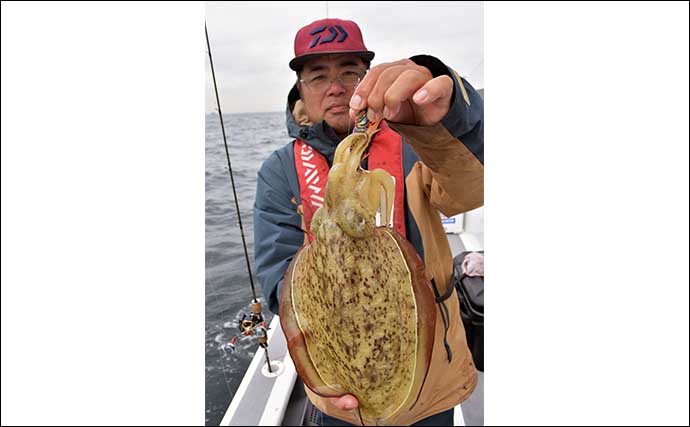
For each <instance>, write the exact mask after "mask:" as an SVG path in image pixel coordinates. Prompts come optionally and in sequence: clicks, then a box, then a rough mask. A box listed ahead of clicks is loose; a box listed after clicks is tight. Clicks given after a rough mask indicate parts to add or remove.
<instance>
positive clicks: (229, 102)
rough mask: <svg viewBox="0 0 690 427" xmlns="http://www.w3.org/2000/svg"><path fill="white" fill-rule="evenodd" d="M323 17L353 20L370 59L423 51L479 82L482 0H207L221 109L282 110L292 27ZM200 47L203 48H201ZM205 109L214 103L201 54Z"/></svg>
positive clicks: (289, 75) (291, 77)
mask: <svg viewBox="0 0 690 427" xmlns="http://www.w3.org/2000/svg"><path fill="white" fill-rule="evenodd" d="M327 5H328V16H329V17H332V18H336V17H337V18H342V19H351V20H354V21H355V22H357V23H358V24H359V26H360V28H361V29H362V33H363V36H364V42H365V43H366V45H367V47H368V48H369V49H370V50H373V51H374V52H376V57H375V58H374V61H373V64H372V65H376V64H379V63H382V62H389V61H395V60H398V59H401V58H408V57H410V56H412V55H416V54H422V53H424V54H429V55H433V56H436V57H438V58H439V59H441V60H442V61H443V62H444V63H446V64H448V65H449V66H451V67H453V68H455V69H456V70H457V71H458V72H459V73H460V74H461V75H462V76H465V77H466V78H468V80H469V82H470V83H471V84H472V85H473V86H475V87H476V88H482V87H484V76H483V71H484V67H483V55H484V34H483V33H484V31H483V25H484V24H483V5H482V2H261V3H259V2H257V3H250V2H208V3H207V5H206V23H207V26H208V32H209V38H210V40H211V49H212V53H213V62H214V66H215V71H216V79H217V80H218V86H219V93H220V98H221V106H222V108H223V111H224V112H228V113H238V112H260V111H282V110H283V109H284V108H285V101H286V97H287V92H288V90H289V89H290V87H291V86H292V84H293V83H294V81H295V74H294V72H293V71H292V70H290V69H289V68H288V65H287V64H288V62H289V61H290V59H292V57H293V53H294V51H293V43H294V37H295V33H296V32H297V30H298V29H299V28H300V27H302V26H304V25H305V24H308V23H309V22H312V21H315V20H317V19H322V18H325V17H326V7H327ZM204 48H205V46H204ZM206 70H207V76H208V78H207V82H206V109H207V111H213V110H214V109H215V108H216V105H215V97H214V95H213V83H212V81H211V72H210V67H209V64H208V59H206Z"/></svg>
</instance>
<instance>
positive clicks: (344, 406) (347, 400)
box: [326, 394, 359, 411]
mask: <svg viewBox="0 0 690 427" xmlns="http://www.w3.org/2000/svg"><path fill="white" fill-rule="evenodd" d="M326 400H328V401H329V402H331V403H332V404H333V405H335V407H336V408H338V409H340V410H343V411H348V410H350V409H355V408H356V407H357V406H359V403H358V402H357V398H356V397H354V396H353V395H351V394H346V395H344V396H340V397H328V398H326Z"/></svg>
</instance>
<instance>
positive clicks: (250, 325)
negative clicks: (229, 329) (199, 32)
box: [204, 23, 273, 373]
mask: <svg viewBox="0 0 690 427" xmlns="http://www.w3.org/2000/svg"><path fill="white" fill-rule="evenodd" d="M204 32H205V33H206V46H207V47H208V60H209V62H210V63H211V75H212V76H213V89H214V91H215V93H216V105H217V106H218V116H219V117H220V129H221V131H222V132H223V144H224V145H225V157H226V158H227V161H228V172H229V173H230V182H231V183H232V194H233V196H234V198H235V209H236V210H237V221H238V223H239V226H240V234H241V235H242V246H243V248H244V258H245V260H246V261H247V271H248V272H249V284H250V286H251V288H252V296H253V297H254V298H253V299H252V314H251V316H247V315H246V314H245V315H243V316H242V320H240V324H239V329H240V332H241V333H242V335H245V336H251V335H256V336H257V337H258V338H259V346H260V347H262V348H263V349H264V351H265V355H266V366H267V368H268V372H270V373H272V372H273V371H272V370H271V359H270V358H269V356H268V334H267V332H266V331H267V329H268V328H266V322H265V321H264V318H263V315H262V314H261V303H260V302H259V299H258V298H257V297H256V290H255V289H254V279H253V278H252V267H251V264H250V262H249V252H248V251H247V241H246V239H245V237H244V228H243V227H242V217H241V215H240V205H239V202H238V199H237V190H236V189H235V178H234V176H233V174H232V164H231V163H230V152H229V151H228V138H227V136H226V135H225V124H224V123H223V112H222V110H221V108H220V97H219V96H218V85H217V83H216V72H215V69H214V67H213V56H212V55H211V42H210V41H209V38H208V28H207V27H206V23H204ZM238 338H239V337H238V336H235V337H233V338H232V340H231V341H230V342H229V343H228V344H227V345H226V347H227V348H228V349H230V350H234V348H235V342H236V341H237V339H238Z"/></svg>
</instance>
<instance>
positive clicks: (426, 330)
mask: <svg viewBox="0 0 690 427" xmlns="http://www.w3.org/2000/svg"><path fill="white" fill-rule="evenodd" d="M378 131H379V122H373V123H369V124H368V126H367V127H366V129H365V130H364V131H362V132H356V133H353V134H351V135H349V136H347V137H346V138H345V139H343V140H342V141H341V142H340V143H339V144H338V147H337V148H336V152H335V155H334V159H333V166H332V167H331V170H330V172H329V174H328V182H327V184H326V194H325V197H324V198H325V201H324V205H323V206H322V207H320V208H319V209H318V210H317V211H316V213H315V214H314V217H313V219H312V221H311V227H310V231H311V233H312V234H313V236H314V239H313V241H311V243H309V244H307V245H305V246H303V247H302V248H301V249H300V250H299V251H298V252H297V254H296V255H295V256H294V258H293V259H292V262H291V263H290V266H289V268H288V271H287V273H286V275H285V279H284V281H283V284H282V287H281V290H280V320H281V326H282V329H283V332H284V333H285V335H286V338H287V342H288V348H289V351H290V355H291V357H292V360H293V361H294V363H295V368H296V370H297V372H298V374H299V376H300V377H301V378H302V380H303V381H304V383H305V384H306V385H307V387H309V388H310V389H311V390H312V391H313V392H314V393H316V394H318V395H320V396H323V397H339V396H343V395H345V394H352V395H354V396H355V397H356V398H357V400H358V402H359V408H358V412H357V415H358V417H359V420H360V422H361V423H362V424H365V425H373V424H377V425H385V424H390V423H391V422H394V421H395V419H396V417H397V416H398V415H400V414H401V413H402V412H404V411H409V410H410V409H411V408H412V407H413V406H414V405H415V403H416V402H417V399H418V397H419V394H420V391H421V388H422V386H423V383H424V380H425V378H426V373H427V371H428V368H429V363H430V360H431V350H432V347H433V343H434V328H435V322H436V307H435V301H434V294H433V291H432V288H431V285H430V283H429V281H428V280H427V279H426V278H425V276H424V266H423V264H422V261H421V259H420V258H419V255H417V252H416V251H415V249H414V248H413V247H412V245H411V244H410V243H409V242H408V241H407V240H406V239H405V238H404V237H403V236H401V235H400V234H399V233H397V232H396V231H395V230H394V229H393V228H392V227H390V226H389V225H388V224H390V223H391V211H392V207H393V196H394V194H395V192H394V189H395V184H394V182H393V178H392V177H391V176H390V175H389V174H388V172H386V171H385V170H383V169H377V170H373V171H367V170H364V169H362V168H361V166H360V164H361V162H362V160H363V156H364V153H365V151H366V149H367V147H368V146H369V144H370V143H371V141H372V139H373V137H374V135H375V134H376V133H377V132H378ZM377 212H378V213H379V215H380V217H381V218H382V219H383V224H384V225H382V226H377V225H376V215H377ZM356 411H357V410H356Z"/></svg>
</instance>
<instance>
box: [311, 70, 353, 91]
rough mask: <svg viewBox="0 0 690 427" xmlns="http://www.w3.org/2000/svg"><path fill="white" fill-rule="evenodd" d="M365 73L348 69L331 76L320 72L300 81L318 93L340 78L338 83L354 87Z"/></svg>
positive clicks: (350, 87) (346, 86) (347, 87)
mask: <svg viewBox="0 0 690 427" xmlns="http://www.w3.org/2000/svg"><path fill="white" fill-rule="evenodd" d="M364 73H365V71H354V70H347V71H343V72H341V73H340V74H338V76H337V77H335V78H329V77H327V76H326V75H325V74H318V75H316V76H313V77H309V78H308V79H304V80H300V83H302V84H303V85H305V86H306V87H308V88H309V90H311V91H312V92H317V93H321V92H325V91H326V89H328V88H329V87H331V84H333V81H334V80H338V83H340V84H341V85H343V87H345V88H346V89H352V88H353V87H355V86H357V84H358V83H359V82H360V81H361V80H362V77H364Z"/></svg>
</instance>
